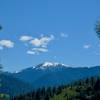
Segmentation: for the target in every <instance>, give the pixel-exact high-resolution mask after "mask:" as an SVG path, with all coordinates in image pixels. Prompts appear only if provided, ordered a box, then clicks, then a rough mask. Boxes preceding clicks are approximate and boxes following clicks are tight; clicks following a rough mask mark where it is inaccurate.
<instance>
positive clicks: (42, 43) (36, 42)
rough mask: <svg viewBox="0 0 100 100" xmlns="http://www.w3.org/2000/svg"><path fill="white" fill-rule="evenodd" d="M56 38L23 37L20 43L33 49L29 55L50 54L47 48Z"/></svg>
mask: <svg viewBox="0 0 100 100" xmlns="http://www.w3.org/2000/svg"><path fill="white" fill-rule="evenodd" d="M54 38H55V37H54V36H53V35H50V36H44V35H43V34H42V35H40V37H39V38H34V37H32V36H26V35H23V36H21V37H20V41H22V42H24V43H26V45H27V47H28V46H29V47H31V48H30V50H28V51H27V54H30V55H34V54H40V53H43V52H48V47H47V46H48V44H49V43H50V42H51V41H52V40H54Z"/></svg>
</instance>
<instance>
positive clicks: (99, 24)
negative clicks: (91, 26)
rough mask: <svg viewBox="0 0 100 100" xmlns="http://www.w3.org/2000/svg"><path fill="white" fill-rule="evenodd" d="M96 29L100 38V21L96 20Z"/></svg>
mask: <svg viewBox="0 0 100 100" xmlns="http://www.w3.org/2000/svg"><path fill="white" fill-rule="evenodd" d="M95 31H96V33H97V36H98V37H99V38H100V21H97V22H96V25H95Z"/></svg>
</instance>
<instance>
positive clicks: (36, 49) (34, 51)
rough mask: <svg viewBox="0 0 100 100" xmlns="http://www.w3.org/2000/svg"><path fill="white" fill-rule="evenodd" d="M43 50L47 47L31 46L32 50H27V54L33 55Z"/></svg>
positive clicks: (45, 50)
mask: <svg viewBox="0 0 100 100" xmlns="http://www.w3.org/2000/svg"><path fill="white" fill-rule="evenodd" d="M43 52H48V49H46V48H33V49H32V50H28V51H27V54H31V55H35V54H37V55H38V54H40V53H43Z"/></svg>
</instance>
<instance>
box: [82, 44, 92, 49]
mask: <svg viewBox="0 0 100 100" xmlns="http://www.w3.org/2000/svg"><path fill="white" fill-rule="evenodd" d="M83 48H84V49H89V48H91V45H90V44H85V45H84V46H83Z"/></svg>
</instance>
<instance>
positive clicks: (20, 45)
mask: <svg viewBox="0 0 100 100" xmlns="http://www.w3.org/2000/svg"><path fill="white" fill-rule="evenodd" d="M99 19H100V0H0V25H2V27H3V29H2V30H1V31H0V59H1V60H0V63H2V65H3V67H4V70H6V71H11V72H12V71H16V70H21V69H24V68H27V67H31V66H36V65H38V64H40V63H42V62H45V61H50V62H59V63H64V64H67V65H70V66H75V67H76V66H78V67H84V66H95V65H100V39H99V38H98V37H97V36H96V33H95V30H94V28H95V22H96V21H97V20H99Z"/></svg>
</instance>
